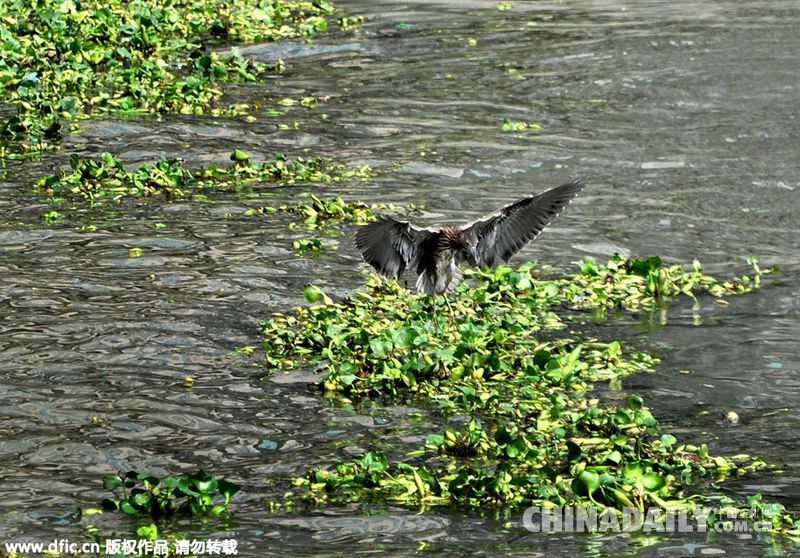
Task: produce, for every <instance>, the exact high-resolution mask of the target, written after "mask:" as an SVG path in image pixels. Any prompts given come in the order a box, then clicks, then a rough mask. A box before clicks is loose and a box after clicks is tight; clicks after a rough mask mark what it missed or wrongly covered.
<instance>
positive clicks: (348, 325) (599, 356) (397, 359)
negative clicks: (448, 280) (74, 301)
mask: <svg viewBox="0 0 800 558" xmlns="http://www.w3.org/2000/svg"><path fill="white" fill-rule="evenodd" d="M752 264H753V266H754V274H753V276H752V277H748V276H745V277H739V278H736V279H734V280H730V281H718V280H716V279H714V278H712V277H710V276H707V275H704V274H703V273H702V271H701V269H700V267H699V264H695V266H694V268H693V269H689V270H687V269H684V268H683V267H682V266H679V265H673V266H664V265H663V264H662V263H661V260H660V259H658V258H650V259H647V260H631V259H625V258H622V257H619V256H617V257H614V258H613V259H612V260H611V261H610V262H608V264H606V265H598V264H597V263H596V262H595V261H594V260H591V259H587V260H584V261H583V262H581V265H580V271H579V272H577V273H574V274H569V275H566V276H563V277H552V278H546V277H542V276H541V273H540V272H539V270H535V269H534V268H533V266H532V265H530V264H528V265H524V266H522V267H520V268H519V269H516V270H515V269H512V268H509V267H498V268H495V269H493V270H481V271H475V272H471V273H469V274H468V281H469V283H472V285H471V286H466V285H463V286H461V287H459V289H457V291H456V292H455V293H454V295H452V296H451V297H450V300H449V304H446V303H445V301H444V299H443V298H442V297H438V298H431V297H425V296H420V295H412V294H410V293H409V292H408V291H406V290H405V289H403V288H401V287H400V286H399V285H398V284H397V283H396V282H388V283H387V282H384V281H382V280H381V279H379V278H378V277H376V276H372V277H371V278H370V279H369V280H368V282H367V285H366V289H365V290H363V291H359V292H357V293H356V294H355V295H354V296H352V297H349V298H346V299H344V300H341V301H337V302H334V301H333V300H331V299H330V298H328V297H326V296H325V295H324V294H323V293H321V292H320V291H319V290H318V289H316V288H313V287H308V288H307V290H309V291H313V292H312V294H316V295H317V296H314V297H313V298H311V300H321V301H322V304H317V305H315V306H311V307H306V308H298V309H297V310H296V312H293V313H292V314H288V315H287V314H276V315H273V317H272V318H270V319H268V320H266V321H265V322H263V323H262V326H261V328H262V331H263V333H264V335H265V340H264V343H263V348H264V350H265V354H266V359H267V362H268V363H269V365H270V366H271V367H274V368H278V369H290V368H293V367H296V366H300V365H303V366H305V365H311V366H318V367H319V368H320V369H321V370H322V371H323V372H324V376H323V377H322V379H320V381H319V387H320V388H321V389H322V390H325V391H327V392H329V393H333V394H340V396H346V397H351V398H352V397H364V396H375V397H386V396H390V397H393V398H400V399H404V400H416V401H419V402H422V403H423V404H426V405H431V404H432V405H434V406H437V407H439V408H440V409H441V410H442V412H443V413H444V415H445V416H455V417H471V418H469V420H466V419H460V420H458V421H457V422H458V423H459V425H458V426H456V427H453V426H449V427H446V428H445V429H444V431H443V432H440V433H433V434H431V435H430V436H429V437H428V440H427V444H426V445H425V447H424V448H422V449H421V450H419V451H415V452H412V453H411V454H409V455H408V456H407V457H406V458H405V459H402V460H401V461H400V462H397V463H390V461H389V459H388V458H387V456H386V455H385V454H384V453H383V452H381V451H371V452H367V453H366V454H364V455H363V456H362V457H360V458H357V459H355V460H353V461H348V462H344V461H343V462H339V463H337V464H336V465H335V466H334V467H332V468H326V467H320V468H315V469H312V470H311V471H309V472H308V474H307V475H305V476H304V477H301V478H297V479H295V484H296V485H297V486H299V487H302V488H303V489H304V495H305V497H306V498H308V499H309V500H311V501H313V502H321V501H351V500H359V501H361V500H370V499H376V498H378V499H384V500H389V501H395V502H403V503H416V504H423V505H461V506H481V507H485V506H487V505H490V506H517V505H531V504H536V505H567V504H581V505H587V504H588V505H594V506H598V507H602V506H611V507H616V508H621V507H638V508H640V509H643V508H644V507H646V506H653V505H654V506H659V507H662V508H670V507H680V506H687V505H689V503H690V502H691V501H692V498H693V497H689V496H687V494H686V487H687V486H689V485H692V484H694V483H695V482H697V481H698V480H699V479H703V478H705V479H710V480H715V481H719V480H722V479H724V478H725V477H726V476H727V475H739V474H743V473H744V472H746V471H752V470H755V469H758V468H761V467H763V466H764V463H763V462H762V461H761V460H759V459H756V458H752V457H750V456H746V455H740V456H735V457H733V458H725V457H720V456H712V455H710V454H709V452H708V448H707V446H705V445H704V444H703V445H699V446H698V445H692V444H688V443H679V442H678V440H677V439H676V438H675V437H674V436H672V435H670V434H668V433H665V432H663V431H662V430H661V428H660V427H659V425H658V423H657V421H656V420H655V418H654V417H653V415H652V413H651V412H650V411H649V410H648V409H647V407H646V406H644V403H643V401H642V399H641V398H640V397H638V396H636V395H630V396H628V397H625V398H623V399H622V400H620V399H619V398H610V397H608V396H607V395H603V393H604V392H596V391H595V390H596V388H597V386H596V384H597V383H598V382H605V381H608V382H610V383H611V384H612V385H615V386H617V388H618V387H619V384H620V379H621V378H624V377H625V376H627V375H629V374H632V373H635V372H640V371H647V370H651V369H652V368H653V367H654V366H655V364H656V363H657V362H658V360H657V359H656V358H654V357H652V356H650V355H648V354H646V353H643V352H638V351H631V350H629V349H628V348H626V347H624V346H623V344H622V343H620V342H619V341H612V342H604V341H599V340H597V339H593V338H589V337H585V336H581V335H579V334H577V333H575V332H574V331H569V330H568V328H567V326H570V325H572V324H570V322H569V321H568V319H566V318H564V317H562V315H563V314H564V312H563V311H562V310H563V309H564V308H573V309H577V308H599V307H602V308H614V307H617V308H623V309H628V310H634V309H654V308H658V307H659V306H661V305H663V304H664V302H665V301H666V300H668V299H669V298H670V297H672V296H675V295H678V294H681V293H684V294H686V295H689V296H691V297H696V296H699V295H700V294H702V293H710V294H713V295H714V296H722V295H726V294H734V293H737V292H743V291H745V290H749V289H752V288H755V287H756V286H757V285H758V282H759V276H760V274H761V270H760V269H759V268H758V267H757V264H756V262H755V261H754V260H753V261H752ZM307 298H308V297H307ZM781 526H782V528H786V525H785V524H784V523H781Z"/></svg>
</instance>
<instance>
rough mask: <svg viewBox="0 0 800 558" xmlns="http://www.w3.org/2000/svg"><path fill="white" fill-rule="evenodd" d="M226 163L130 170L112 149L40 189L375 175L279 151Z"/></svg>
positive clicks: (152, 192) (112, 189)
mask: <svg viewBox="0 0 800 558" xmlns="http://www.w3.org/2000/svg"><path fill="white" fill-rule="evenodd" d="M231 160H232V161H233V163H232V164H231V165H230V166H227V167H218V166H216V165H209V166H207V167H204V168H200V169H195V170H190V169H189V168H188V167H187V166H186V164H185V163H184V162H183V161H181V160H178V159H163V158H162V159H160V160H158V161H157V162H155V163H153V164H143V165H141V166H139V167H138V168H136V169H129V168H128V167H127V166H126V165H125V164H124V163H123V162H122V161H120V160H119V159H117V158H116V157H114V156H113V155H112V154H111V153H103V155H102V156H101V157H100V159H98V160H94V159H81V158H80V157H78V156H77V155H73V156H72V157H71V158H70V170H69V171H61V172H59V173H58V174H54V175H51V176H46V177H42V178H41V179H39V181H38V182H37V184H36V189H37V190H38V191H39V192H41V193H43V194H45V195H47V196H48V197H49V198H50V201H64V200H73V201H90V202H92V201H95V200H97V199H101V198H109V197H112V198H115V197H127V196H156V195H165V196H171V197H181V196H184V195H186V194H188V193H200V192H202V191H203V190H209V189H213V190H218V191H237V190H239V189H242V188H249V187H252V186H253V185H254V184H256V183H260V182H264V183H274V184H295V183H298V182H331V181H340V180H347V179H355V178H368V177H369V176H371V172H372V171H371V169H370V168H369V167H356V168H351V167H348V166H346V165H344V164H342V163H336V162H333V161H330V160H327V159H321V158H317V159H303V158H297V159H295V160H293V161H290V160H289V159H287V158H286V156H285V155H283V154H282V153H276V154H275V156H274V159H273V160H272V161H263V162H252V161H250V158H249V156H248V155H247V154H245V153H244V152H242V151H240V150H236V151H234V152H233V154H231Z"/></svg>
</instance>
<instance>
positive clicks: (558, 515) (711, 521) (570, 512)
mask: <svg viewBox="0 0 800 558" xmlns="http://www.w3.org/2000/svg"><path fill="white" fill-rule="evenodd" d="M522 526H523V527H524V528H525V529H527V530H528V531H531V532H534V533H622V532H632V531H641V532H643V533H705V532H708V531H715V532H723V533H750V532H755V533H760V532H764V531H768V530H769V529H770V528H771V526H772V521H771V520H770V518H769V514H768V512H767V510H763V509H755V508H753V509H750V508H709V507H702V506H698V507H694V508H689V509H676V510H664V509H661V508H648V509H646V510H640V509H639V508H621V509H616V508H605V509H597V508H587V507H581V506H557V507H552V508H540V507H530V508H528V509H526V510H525V513H523V514H522Z"/></svg>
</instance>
